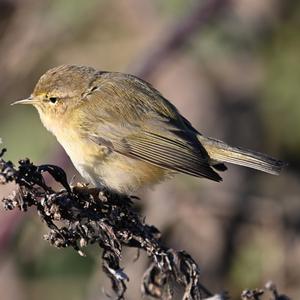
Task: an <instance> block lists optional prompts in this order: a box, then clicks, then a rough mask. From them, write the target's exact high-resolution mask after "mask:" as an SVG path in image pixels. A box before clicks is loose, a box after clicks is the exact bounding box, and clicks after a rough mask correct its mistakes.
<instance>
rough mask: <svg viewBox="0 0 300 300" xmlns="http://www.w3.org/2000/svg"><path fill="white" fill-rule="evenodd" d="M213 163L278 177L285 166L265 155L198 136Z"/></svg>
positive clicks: (281, 162)
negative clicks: (249, 169) (229, 164)
mask: <svg viewBox="0 0 300 300" xmlns="http://www.w3.org/2000/svg"><path fill="white" fill-rule="evenodd" d="M198 138H199V140H200V142H201V144H202V145H203V146H204V148H205V150H206V151H207V153H208V155H209V156H210V158H211V159H212V162H213V163H223V162H227V163H232V164H235V165H240V166H244V167H248V168H252V169H256V170H260V171H263V172H266V173H269V174H273V175H279V173H280V171H281V170H282V168H283V167H284V166H285V165H286V163H284V162H283V161H281V160H277V159H275V158H272V157H270V156H267V155H265V154H262V153H259V152H255V151H252V150H247V149H243V148H239V147H231V146H229V145H227V144H225V143H224V142H222V141H218V140H215V139H212V138H206V137H204V136H201V135H199V136H198Z"/></svg>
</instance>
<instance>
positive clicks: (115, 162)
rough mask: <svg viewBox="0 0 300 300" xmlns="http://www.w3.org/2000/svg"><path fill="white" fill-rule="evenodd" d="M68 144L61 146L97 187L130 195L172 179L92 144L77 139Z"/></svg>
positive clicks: (163, 172) (79, 169) (137, 161)
mask: <svg viewBox="0 0 300 300" xmlns="http://www.w3.org/2000/svg"><path fill="white" fill-rule="evenodd" d="M65 141H66V139H64V141H60V142H61V144H62V146H63V147H64V149H65V150H66V152H67V154H68V155H69V157H70V159H71V160H72V162H73V164H74V166H75V167H76V169H77V170H78V172H79V173H80V174H81V176H82V177H83V178H85V179H86V180H87V181H88V182H90V183H92V184H93V185H95V186H96V187H101V186H106V187H108V188H110V189H113V190H115V191H118V192H120V193H130V192H134V191H136V190H138V189H139V188H142V187H146V186H152V185H154V184H156V183H158V182H160V181H162V180H163V179H164V178H165V177H167V176H170V171H168V170H165V169H163V168H160V167H158V166H155V165H152V164H149V163H147V162H144V161H141V160H137V159H132V158H129V157H127V156H125V155H122V154H119V153H116V152H113V151H111V150H109V149H108V148H107V147H105V146H99V145H97V144H95V143H93V142H91V141H90V140H78V139H76V138H75V139H74V137H73V139H70V140H69V142H68V143H66V142H65Z"/></svg>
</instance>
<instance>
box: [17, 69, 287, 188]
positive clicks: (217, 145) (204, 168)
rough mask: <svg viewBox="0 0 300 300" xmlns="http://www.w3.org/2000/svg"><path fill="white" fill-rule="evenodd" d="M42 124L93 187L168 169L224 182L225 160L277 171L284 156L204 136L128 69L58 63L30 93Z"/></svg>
mask: <svg viewBox="0 0 300 300" xmlns="http://www.w3.org/2000/svg"><path fill="white" fill-rule="evenodd" d="M16 103H23V104H33V105H34V106H35V107H36V108H37V110H38V112H39V114H40V117H41V120H42V122H43V124H44V125H45V127H46V128H47V129H48V130H50V131H51V132H52V133H53V134H54V135H55V136H56V137H57V139H58V141H59V142H60V143H61V144H62V146H63V147H64V148H65V150H66V152H67V153H68V155H69V156H70V158H71V160H72V161H73V163H74V165H75V167H76V168H77V169H78V171H79V172H80V173H81V175H82V176H83V177H85V178H86V179H87V180H88V181H90V182H92V183H93V184H94V185H96V186H100V185H105V186H107V187H109V188H112V189H114V190H116V191H119V192H132V191H135V190H136V189H138V188H140V187H143V186H149V185H153V184H155V183H157V182H159V181H161V180H163V179H165V178H167V177H169V176H171V175H172V174H173V173H176V172H181V173H186V174H189V175H193V176H197V177H206V178H208V179H211V180H214V181H221V180H222V179H221V177H220V176H219V175H218V173H217V172H216V171H215V170H214V169H216V170H225V169H226V167H225V166H224V165H223V162H230V163H234V164H239V165H243V166H247V167H250V168H254V169H258V170H261V171H265V172H267V173H271V174H278V173H279V172H280V170H281V168H282V166H283V163H282V162H281V161H278V160H275V159H273V158H270V157H268V156H266V155H263V154H260V153H256V152H253V151H249V150H244V149H240V148H234V147H230V146H228V145H226V144H225V143H223V142H221V141H217V140H214V139H211V138H206V137H204V136H203V135H201V134H200V133H199V132H197V130H196V129H194V128H193V127H192V125H191V124H190V122H189V121H188V120H186V119H185V118H184V117H183V116H182V115H181V114H180V113H179V112H178V110H177V109H176V107H175V106H174V105H172V104H171V103H170V102H169V101H168V100H166V99H165V98H164V97H163V96H162V95H161V94H160V93H159V92H158V91H157V90H155V89H154V88H153V87H152V86H151V85H150V84H149V83H147V82H145V81H143V80H141V79H139V78H137V77H135V76H132V75H128V74H122V73H116V72H102V71H97V70H95V69H93V68H90V67H83V66H72V65H63V66H60V67H57V68H53V69H51V70H49V71H47V72H46V73H45V74H44V75H43V76H42V77H41V78H40V80H39V81H38V83H37V85H36V87H35V89H34V91H33V93H32V95H31V96H30V98H28V99H26V100H21V101H18V102H16Z"/></svg>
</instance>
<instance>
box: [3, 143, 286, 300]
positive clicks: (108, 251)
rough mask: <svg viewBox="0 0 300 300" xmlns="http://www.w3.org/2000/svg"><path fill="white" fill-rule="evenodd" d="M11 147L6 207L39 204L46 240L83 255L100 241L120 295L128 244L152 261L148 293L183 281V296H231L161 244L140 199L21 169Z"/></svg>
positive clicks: (23, 164)
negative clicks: (139, 209)
mask: <svg viewBox="0 0 300 300" xmlns="http://www.w3.org/2000/svg"><path fill="white" fill-rule="evenodd" d="M5 151H6V150H5V149H3V150H2V151H0V184H7V183H9V182H15V183H16V184H17V185H18V189H17V190H16V191H14V192H13V193H12V194H11V195H10V196H9V197H7V198H4V199H3V200H2V202H3V205H4V207H5V209H7V210H12V209H19V210H21V211H23V212H26V211H27V210H28V208H29V207H34V208H35V210H36V212H37V213H38V215H39V217H40V218H41V220H42V221H43V222H45V223H46V225H47V226H48V228H49V232H48V233H47V234H46V235H45V236H44V238H45V239H46V240H48V241H49V242H50V244H51V245H54V246H55V247H58V248H65V247H72V248H74V249H75V250H76V251H77V252H78V253H79V254H80V255H82V256H83V255H84V252H83V250H82V249H83V248H84V247H85V246H86V245H88V244H96V245H98V246H99V247H100V248H101V249H102V268H103V270H104V272H105V273H106V275H107V276H108V277H109V278H110V280H111V283H112V288H113V290H114V292H115V293H116V299H124V297H125V292H126V281H127V280H128V277H127V275H126V273H125V272H124V271H123V269H122V268H121V267H120V261H121V253H122V249H123V247H134V248H137V249H142V250H144V251H146V253H147V255H148V256H149V257H150V259H151V264H150V266H149V267H148V269H147V270H146V271H145V273H144V276H143V279H142V283H141V287H142V294H143V296H151V297H154V298H158V299H172V297H173V291H174V286H175V285H176V284H179V285H180V286H182V287H183V289H184V293H183V296H182V299H183V300H194V299H195V300H198V299H199V300H202V299H207V300H209V299H210V300H224V299H229V298H228V296H227V295H226V294H225V293H223V294H213V293H212V292H210V291H209V290H208V289H207V288H206V287H204V286H203V285H202V284H201V282H200V272H199V268H198V266H197V264H196V262H195V261H194V260H193V258H192V257H191V256H190V255H189V254H188V253H186V252H185V251H176V250H174V249H171V248H167V247H164V246H163V245H162V244H161V241H160V235H161V234H160V232H159V231H158V229H157V228H156V227H154V226H152V225H148V224H146V223H145V222H144V219H143V218H142V217H141V216H140V215H139V214H138V213H137V211H136V210H135V208H134V206H133V201H134V200H136V198H135V197H131V196H128V195H120V194H116V193H113V192H112V191H109V190H106V189H96V188H88V187H87V186H84V185H77V186H74V187H72V186H70V185H69V183H68V181H67V176H66V174H65V172H64V170H62V169H61V168H60V167H58V166H54V165H41V166H35V165H34V164H33V163H31V162H30V160H29V159H24V160H20V161H19V165H18V167H15V166H14V164H13V163H12V162H11V161H6V160H4V159H3V155H4V153H5ZM44 172H48V173H49V174H50V175H51V176H52V178H53V179H54V180H55V181H57V182H58V183H60V184H61V185H62V186H63V189H62V190H60V191H55V190H53V188H52V187H50V186H48V185H47V184H46V182H45V180H44V177H43V173H44ZM269 290H270V291H272V294H273V296H274V297H273V299H274V300H275V299H276V300H287V299H288V298H287V297H286V298H279V297H285V296H282V295H280V296H278V293H277V290H276V288H275V287H274V285H273V286H272V289H271V288H269ZM255 291H256V290H253V291H249V290H246V291H244V292H243V293H242V299H248V300H250V299H253V300H256V299H261V300H262V298H261V297H262V294H263V292H262V291H260V292H259V293H258V292H257V293H256V292H255Z"/></svg>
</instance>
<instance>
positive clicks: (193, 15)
mask: <svg viewBox="0 0 300 300" xmlns="http://www.w3.org/2000/svg"><path fill="white" fill-rule="evenodd" d="M229 3H230V0H207V1H206V2H205V3H203V1H199V4H198V5H197V6H195V7H194V8H193V9H192V10H191V12H189V13H188V14H187V15H186V16H185V17H184V18H183V19H181V20H179V21H178V23H176V24H174V26H173V27H172V28H171V29H170V30H169V32H168V33H167V34H166V38H165V40H162V41H161V42H159V43H155V47H153V48H152V49H151V50H150V51H149V55H148V56H146V57H145V56H143V58H142V60H141V61H136V62H135V63H134V65H132V66H131V67H130V68H129V69H130V72H131V73H134V74H135V75H137V76H139V77H142V78H149V77H150V76H151V75H152V74H153V73H154V72H155V70H156V69H157V68H158V67H159V66H160V65H161V64H162V63H163V62H164V61H166V59H167V58H170V57H171V56H172V54H174V53H175V52H176V51H178V50H180V49H181V48H182V47H183V46H184V45H185V44H186V43H187V42H188V41H189V40H190V39H191V37H192V36H193V35H194V34H196V33H197V32H199V31H200V30H201V29H203V28H204V27H205V26H207V25H208V24H209V23H210V22H212V21H213V20H214V19H217V17H218V16H219V15H220V13H221V12H222V11H223V10H224V9H225V8H226V7H227V6H228V4H229Z"/></svg>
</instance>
